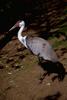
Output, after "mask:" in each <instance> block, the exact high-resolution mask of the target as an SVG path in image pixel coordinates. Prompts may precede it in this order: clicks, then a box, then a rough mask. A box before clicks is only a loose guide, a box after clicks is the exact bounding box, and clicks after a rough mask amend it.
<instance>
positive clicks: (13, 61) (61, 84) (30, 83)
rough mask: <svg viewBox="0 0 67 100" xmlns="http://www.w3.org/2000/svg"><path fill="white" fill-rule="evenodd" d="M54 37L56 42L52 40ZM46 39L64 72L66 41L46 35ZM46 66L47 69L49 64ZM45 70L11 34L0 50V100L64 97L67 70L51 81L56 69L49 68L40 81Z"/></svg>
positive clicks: (59, 99)
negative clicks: (50, 70)
mask: <svg viewBox="0 0 67 100" xmlns="http://www.w3.org/2000/svg"><path fill="white" fill-rule="evenodd" d="M30 31H31V30H29V32H30ZM32 32H33V31H32ZM33 33H34V32H33ZM57 40H59V43H60V45H58V43H55V42H56V41H57ZM49 42H50V43H51V44H52V45H53V47H54V49H55V52H56V53H57V55H58V58H59V61H60V62H61V63H62V64H63V68H64V69H65V72H67V46H66V45H67V44H66V43H67V41H66V40H63V39H62V38H59V39H57V38H55V39H53V38H52V39H51V38H50V39H49ZM61 43H62V44H61ZM44 67H45V65H44ZM49 67H50V69H51V65H50V66H49ZM53 67H54V66H53ZM46 71H47V70H43V69H42V67H41V66H40V65H38V59H37V57H36V56H34V55H32V54H31V53H30V52H29V50H27V49H26V48H25V47H24V46H23V45H22V44H21V43H20V42H19V41H18V39H17V38H16V37H13V38H12V39H11V41H10V42H9V43H7V44H6V45H5V46H4V47H3V48H2V49H1V50H0V100H67V74H66V73H65V76H64V78H63V80H61V81H59V80H58V78H56V79H55V80H54V81H53V80H52V78H53V77H54V76H55V75H56V74H57V73H54V72H51V73H50V75H46V76H45V77H44V79H43V81H42V82H41V80H40V79H41V77H42V75H43V73H44V72H46ZM59 71H61V70H59ZM48 73H49V72H48Z"/></svg>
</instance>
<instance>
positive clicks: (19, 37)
mask: <svg viewBox="0 0 67 100" xmlns="http://www.w3.org/2000/svg"><path fill="white" fill-rule="evenodd" d="M23 29H24V26H22V27H21V28H20V30H19V31H18V39H19V41H20V42H21V43H22V44H23V45H24V46H25V47H26V48H27V45H26V37H27V36H22V35H21V33H22V31H23Z"/></svg>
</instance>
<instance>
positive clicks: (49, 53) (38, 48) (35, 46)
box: [9, 21, 58, 62]
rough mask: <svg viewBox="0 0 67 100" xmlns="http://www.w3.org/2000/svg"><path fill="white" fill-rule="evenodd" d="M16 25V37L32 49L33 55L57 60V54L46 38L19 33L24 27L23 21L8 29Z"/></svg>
mask: <svg viewBox="0 0 67 100" xmlns="http://www.w3.org/2000/svg"><path fill="white" fill-rule="evenodd" d="M18 26H19V27H20V30H19V31H18V39H19V41H20V42H21V43H22V44H23V45H24V46H25V47H26V48H28V49H29V50H30V51H32V53H33V54H34V55H37V56H38V57H41V58H43V59H44V60H48V61H52V62H58V58H57V55H56V53H55V51H54V50H53V48H52V46H51V45H50V44H49V42H48V41H47V40H45V39H42V38H40V37H28V36H22V35H21V33H22V31H23V29H24V27H25V22H24V21H21V22H19V23H16V24H15V25H14V26H13V27H12V28H11V29H10V30H9V31H11V30H12V29H14V28H15V27H18Z"/></svg>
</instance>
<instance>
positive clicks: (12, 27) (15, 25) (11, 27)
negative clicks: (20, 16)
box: [9, 25, 17, 31]
mask: <svg viewBox="0 0 67 100" xmlns="http://www.w3.org/2000/svg"><path fill="white" fill-rule="evenodd" d="M16 27H17V26H16V25H14V26H13V27H11V28H10V29H9V31H12V30H13V29H15V28H16Z"/></svg>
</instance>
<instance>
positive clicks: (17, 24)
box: [9, 20, 21, 31]
mask: <svg viewBox="0 0 67 100" xmlns="http://www.w3.org/2000/svg"><path fill="white" fill-rule="evenodd" d="M20 22H21V21H20V20H19V21H17V22H16V24H15V25H14V26H13V27H11V28H10V29H9V31H12V30H13V29H15V28H16V27H19V23H20Z"/></svg>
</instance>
